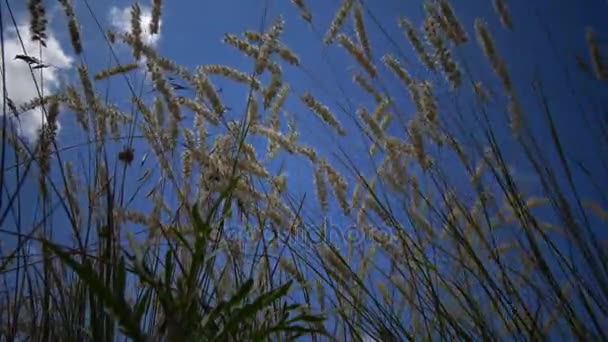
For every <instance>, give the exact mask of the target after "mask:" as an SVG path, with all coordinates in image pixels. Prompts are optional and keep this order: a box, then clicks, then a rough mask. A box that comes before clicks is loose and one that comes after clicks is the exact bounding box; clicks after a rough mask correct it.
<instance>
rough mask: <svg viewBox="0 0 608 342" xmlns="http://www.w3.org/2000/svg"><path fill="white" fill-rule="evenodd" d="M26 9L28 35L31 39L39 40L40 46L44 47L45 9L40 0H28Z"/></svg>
mask: <svg viewBox="0 0 608 342" xmlns="http://www.w3.org/2000/svg"><path fill="white" fill-rule="evenodd" d="M27 8H28V11H29V14H30V35H31V36H32V41H35V42H39V43H40V44H41V45H42V46H45V47H46V38H47V36H46V25H47V23H48V22H47V19H46V11H45V9H44V5H43V4H42V0H29V1H28V6H27Z"/></svg>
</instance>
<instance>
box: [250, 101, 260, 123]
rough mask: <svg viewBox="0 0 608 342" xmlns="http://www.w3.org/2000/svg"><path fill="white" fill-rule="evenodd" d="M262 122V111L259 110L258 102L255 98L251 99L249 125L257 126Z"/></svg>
mask: <svg viewBox="0 0 608 342" xmlns="http://www.w3.org/2000/svg"><path fill="white" fill-rule="evenodd" d="M259 121H260V110H259V108H258V101H257V100H256V99H255V96H251V97H250V98H249V101H248V104H247V122H248V124H251V125H255V124H257V123H258V122H259Z"/></svg>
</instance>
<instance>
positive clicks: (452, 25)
mask: <svg viewBox="0 0 608 342" xmlns="http://www.w3.org/2000/svg"><path fill="white" fill-rule="evenodd" d="M439 9H440V10H441V14H442V15H443V17H444V18H445V21H446V23H447V25H448V32H446V33H448V36H449V37H450V38H451V39H452V41H453V42H454V44H456V45H458V44H462V43H465V42H466V41H467V40H468V37H467V34H466V32H465V30H464V28H463V27H462V25H461V24H460V20H458V17H457V16H456V12H454V9H453V8H452V5H450V3H449V1H448V0H439Z"/></svg>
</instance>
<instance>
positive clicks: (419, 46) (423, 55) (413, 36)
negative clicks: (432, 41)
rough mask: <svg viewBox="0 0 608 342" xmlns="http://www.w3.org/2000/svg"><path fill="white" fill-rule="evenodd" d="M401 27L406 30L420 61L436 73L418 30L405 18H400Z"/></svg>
mask: <svg viewBox="0 0 608 342" xmlns="http://www.w3.org/2000/svg"><path fill="white" fill-rule="evenodd" d="M399 26H401V27H402V28H403V29H404V30H405V35H406V36H407V39H408V40H409V41H410V44H412V47H414V51H416V54H417V55H418V58H419V59H420V61H421V62H422V64H424V65H425V66H426V67H427V68H429V69H430V70H433V71H434V70H435V69H436V68H435V63H433V61H432V60H431V57H430V56H429V54H428V53H427V52H426V50H425V48H424V44H423V43H422V40H421V39H420V37H419V33H418V32H417V31H416V28H415V27H414V25H413V24H412V22H411V21H409V20H408V19H406V18H404V17H401V18H399Z"/></svg>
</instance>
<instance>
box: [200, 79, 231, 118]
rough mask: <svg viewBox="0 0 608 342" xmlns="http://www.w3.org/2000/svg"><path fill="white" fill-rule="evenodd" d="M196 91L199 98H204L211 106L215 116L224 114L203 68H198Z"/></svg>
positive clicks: (222, 107)
mask: <svg viewBox="0 0 608 342" xmlns="http://www.w3.org/2000/svg"><path fill="white" fill-rule="evenodd" d="M195 87H196V90H197V92H198V94H199V96H201V97H206V98H207V99H209V102H211V106H212V107H213V110H214V111H215V113H216V114H217V115H222V114H224V111H225V108H224V105H222V102H221V100H220V97H219V95H218V93H217V91H216V89H215V87H214V86H213V84H212V83H211V81H210V80H209V78H207V75H206V73H205V71H204V69H203V68H199V70H198V73H197V75H196V80H195Z"/></svg>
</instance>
